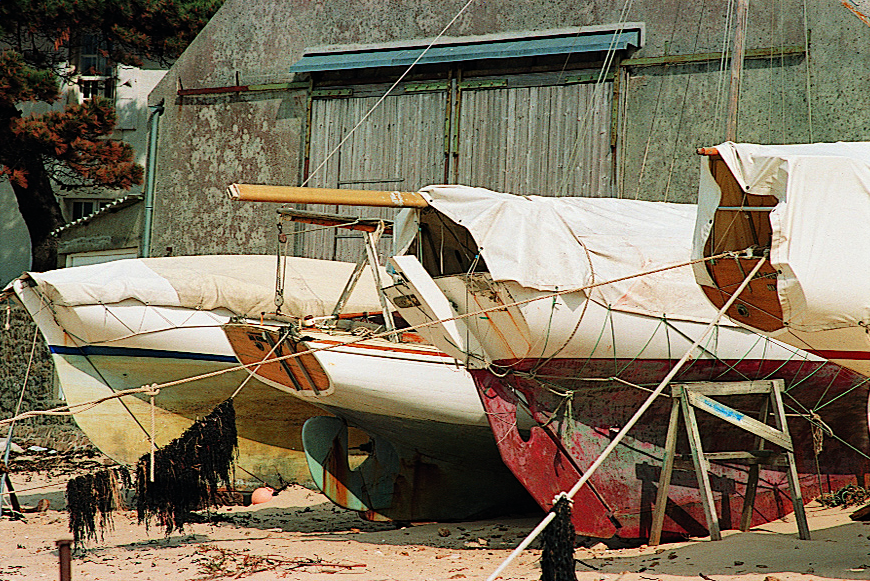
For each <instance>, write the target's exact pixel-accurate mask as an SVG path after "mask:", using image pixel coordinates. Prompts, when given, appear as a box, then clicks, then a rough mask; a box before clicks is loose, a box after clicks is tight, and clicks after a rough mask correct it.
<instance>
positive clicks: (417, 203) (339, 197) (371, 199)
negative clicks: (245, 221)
mask: <svg viewBox="0 0 870 581" xmlns="http://www.w3.org/2000/svg"><path fill="white" fill-rule="evenodd" d="M227 193H228V194H229V196H230V198H232V199H233V200H239V201H243V202H277V203H279V204H330V205H338V206H376V207H385V208H425V207H426V206H428V205H429V203H428V202H427V201H426V198H424V197H423V196H422V195H421V194H419V193H417V192H396V191H393V192H387V191H377V190H343V189H330V188H297V187H291V186H264V185H257V184H230V186H229V188H227Z"/></svg>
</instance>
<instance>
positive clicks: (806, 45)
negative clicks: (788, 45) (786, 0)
mask: <svg viewBox="0 0 870 581" xmlns="http://www.w3.org/2000/svg"><path fill="white" fill-rule="evenodd" d="M803 4H804V51H805V54H806V55H807V65H806V71H807V126H808V128H809V130H810V140H809V143H812V142H813V141H814V138H813V93H812V68H811V67H810V61H811V58H810V32H809V22H808V21H807V0H804V2H803Z"/></svg>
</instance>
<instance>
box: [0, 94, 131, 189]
mask: <svg viewBox="0 0 870 581" xmlns="http://www.w3.org/2000/svg"><path fill="white" fill-rule="evenodd" d="M10 127H11V133H12V135H14V136H15V137H16V140H15V141H16V144H17V146H18V155H17V157H18V158H19V159H20V158H26V159H31V160H32V159H42V160H44V162H45V163H51V160H54V161H60V162H62V164H63V166H62V167H65V168H67V169H68V170H69V172H67V173H68V174H70V172H71V174H74V175H75V176H78V177H80V178H83V179H85V180H87V181H89V182H91V183H93V184H98V185H101V186H106V187H112V188H123V189H129V188H130V186H132V185H135V184H139V183H142V167H141V166H139V165H137V164H135V163H133V161H132V160H133V148H132V147H131V146H130V145H129V144H128V143H125V142H122V141H116V140H111V139H104V138H105V137H106V136H108V135H109V134H110V133H111V132H112V129H113V128H114V127H115V109H114V107H113V106H112V103H111V102H109V101H107V100H106V99H101V98H96V99H91V100H89V101H85V102H84V103H83V104H81V105H70V106H68V107H66V108H65V109H64V110H63V111H49V112H47V113H44V114H42V115H30V116H27V117H24V118H19V119H13V120H12V121H11V124H10ZM58 171H59V172H62V170H61V169H59V170H58ZM3 173H7V174H8V175H9V176H10V180H11V181H12V182H13V183H16V184H17V185H19V186H21V187H22V188H27V185H28V184H27V175H26V174H22V172H17V173H16V172H14V168H13V167H10V166H9V165H7V166H6V167H4V168H3V169H2V170H0V174H3ZM70 177H72V175H70ZM55 178H56V180H57V181H61V175H55ZM69 181H72V180H69Z"/></svg>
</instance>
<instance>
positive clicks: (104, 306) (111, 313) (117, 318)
mask: <svg viewBox="0 0 870 581" xmlns="http://www.w3.org/2000/svg"><path fill="white" fill-rule="evenodd" d="M99 305H100V306H101V307H103V310H104V311H106V313H108V314H109V315H112V318H114V319H115V320H116V321H118V322H119V323H121V325H123V326H124V328H126V329H127V330H128V331H130V333H132V334H134V335H135V334H136V331H134V330H133V329H131V328H130V326H129V325H128V324H127V323H125V322H124V321H122V320H121V319H120V318H119V317H118V315H116V314H115V313H113V312H112V311H110V310H109V308H108V307H107V306H106V305H104V304H103V303H99Z"/></svg>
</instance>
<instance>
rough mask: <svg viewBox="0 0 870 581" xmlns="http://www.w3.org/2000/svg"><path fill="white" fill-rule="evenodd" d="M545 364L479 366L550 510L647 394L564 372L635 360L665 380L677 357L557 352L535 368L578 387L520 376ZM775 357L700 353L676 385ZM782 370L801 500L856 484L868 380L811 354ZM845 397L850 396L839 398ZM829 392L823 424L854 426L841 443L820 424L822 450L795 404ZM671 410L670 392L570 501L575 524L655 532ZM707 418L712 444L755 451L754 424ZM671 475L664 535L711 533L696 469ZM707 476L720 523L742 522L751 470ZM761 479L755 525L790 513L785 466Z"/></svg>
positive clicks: (491, 411)
mask: <svg viewBox="0 0 870 581" xmlns="http://www.w3.org/2000/svg"><path fill="white" fill-rule="evenodd" d="M540 363H544V362H541V361H537V362H535V361H523V362H522V363H519V364H518V362H509V361H504V362H500V364H501V365H504V366H505V367H508V366H510V365H511V364H513V365H514V366H513V369H514V370H515V373H511V374H508V375H505V376H504V377H498V376H496V375H493V374H492V373H489V372H487V371H482V370H475V371H472V372H471V373H472V375H473V376H474V379H475V384H476V386H477V389H478V392H479V394H480V397H481V401H482V402H483V404H484V406H485V408H486V410H487V412H488V417H489V419H490V425H491V427H492V429H493V432H494V433H495V435H496V439H497V441H498V442H499V446H500V450H501V454H502V458H503V460H504V461H505V463H506V464H507V465H508V466H509V467H511V469H512V470H513V471H514V473H515V474H516V475H517V477H518V478H519V479H520V480H521V481H522V482H523V484H524V485H525V486H526V488H527V489H528V490H529V491H530V492H531V493H532V495H533V496H534V497H535V498H536V499H537V500H538V502H539V503H541V505H542V507H544V508H549V506H550V503H551V502H552V499H553V498H554V497H555V496H556V495H557V494H558V493H559V492H561V491H564V490H568V489H570V488H571V487H572V486H573V485H574V483H576V482H577V480H578V479H579V478H580V476H581V475H582V473H583V470H585V469H586V468H587V467H588V466H589V465H591V464H592V462H593V461H594V460H595V459H596V458H597V456H598V455H599V454H600V453H601V452H602V451H603V450H604V448H605V447H606V446H607V445H608V444H609V443H610V441H611V439H612V438H613V436H615V434H616V432H617V431H618V430H619V429H620V428H621V427H622V426H623V425H624V424H625V423H626V422H627V421H628V419H629V418H630V417H631V415H632V414H633V413H634V411H635V410H636V409H637V408H639V407H640V405H641V404H642V403H643V401H644V399H646V397H647V396H648V393H647V392H646V391H644V390H642V389H638V388H637V387H632V386H629V385H625V384H620V383H617V382H571V381H568V382H566V381H565V380H564V379H559V377H562V378H565V377H570V376H572V375H573V374H574V373H575V372H576V370H578V369H580V368H582V367H584V366H585V368H586V371H587V372H588V374H589V376H594V375H595V374H596V372H598V374H599V375H600V376H602V377H604V376H605V374H602V373H601V371H605V370H607V369H608V368H610V369H612V366H613V365H614V364H617V365H621V366H623V367H624V368H630V369H631V372H632V375H633V376H634V377H635V378H636V381H638V382H639V383H648V382H650V381H652V382H654V381H656V380H657V379H658V378H660V377H661V376H662V371H663V370H667V369H669V368H670V366H671V364H672V362H671V361H668V360H662V361H642V362H635V363H632V362H629V361H616V362H614V361H613V360H610V361H597V362H596V361H592V362H590V361H588V360H587V361H582V362H581V361H577V360H574V361H572V360H554V361H550V362H546V363H544V364H543V365H542V366H541V367H539V368H538V369H537V371H536V374H535V376H536V377H537V378H541V377H547V378H548V379H547V380H546V381H547V382H548V383H550V385H551V386H553V387H554V386H556V385H559V384H562V385H569V384H570V389H565V390H559V389H549V390H548V389H546V388H544V387H543V386H542V385H541V382H540V381H538V380H536V379H531V378H529V377H528V376H526V377H523V373H524V371H528V370H529V369H531V368H534V366H535V365H536V364H540ZM774 365H776V362H773V361H746V360H744V361H723V362H717V363H710V362H700V361H699V362H696V363H695V365H694V366H693V367H692V368H691V369H690V370H688V371H687V372H686V373H682V374H681V375H679V376H678V377H677V378H676V379H675V382H677V383H679V382H691V381H710V380H714V381H722V382H727V381H737V380H740V379H743V378H745V377H752V378H754V377H763V376H766V375H768V373H769V370H770V368H771V367H772V366H774ZM596 368H597V369H596ZM765 368H767V369H765ZM777 377H788V378H790V380H791V381H790V385H791V386H792V387H791V388H790V389H788V391H787V392H786V394H787V395H786V396H785V400H786V409H787V410H788V412H789V416H790V417H789V429H790V433H791V436H792V440H793V442H794V446H795V454H796V456H797V466H798V471H799V473H800V484H801V488H802V491H803V496H804V498H814V497H816V496H818V495H819V494H820V493H821V492H829V491H831V490H836V489H837V488H839V487H841V486H843V485H845V484H849V483H853V484H854V483H858V484H861V485H865V484H867V482H866V477H867V475H868V468H870V465H868V462H867V460H866V458H865V457H864V456H863V455H862V454H860V453H859V452H856V450H867V449H868V426H867V409H866V407H863V406H861V407H858V408H857V409H856V407H855V405H854V402H855V401H856V400H857V401H865V402H866V401H867V397H868V387H867V383H866V381H864V378H862V377H860V376H858V375H857V374H855V373H853V372H851V371H849V370H846V369H843V368H841V367H838V366H836V365H834V364H831V363H816V364H807V363H806V362H801V363H784V362H779V370H778V372H777ZM560 393H561V394H568V395H559V394H560ZM843 395H848V396H849V397H838V396H843ZM823 400H827V401H829V402H831V403H830V404H829V405H827V406H825V408H824V410H823V411H821V412H820V413H824V416H825V421H826V423H829V424H830V425H831V426H835V427H840V426H849V429H848V430H841V429H838V430H837V432H838V433H842V434H843V440H844V441H839V440H837V439H834V438H831V437H830V435H829V434H826V435H822V431H821V430H816V434H815V437H816V438H819V437H821V438H822V443H821V445H822V449H821V450H818V454H816V450H817V448H814V446H815V445H816V444H814V433H813V432H814V430H813V428H812V426H811V424H810V423H809V422H808V421H807V419H808V418H807V417H801V414H799V413H796V412H803V411H804V410H808V409H810V408H812V407H813V406H814V405H815V404H817V403H818V402H819V401H823ZM725 403H727V404H728V405H732V406H734V405H736V406H737V407H738V408H739V409H742V410H745V411H747V412H750V413H751V412H752V411H756V412H757V411H758V410H759V409H760V404H761V396H740V398H739V399H735V398H732V399H730V400H728V401H726V402H725ZM524 407H528V408H529V409H530V410H531V414H532V416H533V417H534V418H535V419H536V420H537V422H538V425H539V427H535V428H532V430H531V436H530V437H525V438H524V437H523V436H522V435H520V433H519V432H517V430H516V429H515V428H514V427H513V426H514V423H515V421H514V418H515V417H516V414H517V412H518V408H519V409H520V410H522V408H524ZM670 408H671V400H670V398H667V397H661V398H659V400H658V401H657V402H655V403H654V404H653V405H652V407H651V408H650V409H649V410H648V411H647V413H646V414H645V416H644V418H643V420H642V422H641V423H639V424H638V425H637V426H635V428H634V429H633V430H632V431H631V432H629V436H628V437H627V438H626V439H625V440H624V441H623V442H622V443H621V444H620V445H619V446H618V447H617V448H616V449H615V450H614V452H613V453H612V454H611V455H610V457H608V458H607V459H606V460H605V461H604V463H603V464H602V466H601V467H600V468H599V470H598V472H597V473H595V474H594V475H593V476H592V477H591V479H590V481H589V486H588V487H585V488H584V489H582V491H581V496H580V497H578V498H577V499H575V502H574V505H573V506H574V509H573V522H574V526H575V528H576V530H577V532H578V533H580V534H585V535H589V536H595V537H611V536H619V537H623V538H646V537H648V536H649V532H650V524H651V519H652V510H653V505H654V502H655V498H656V491H657V485H658V480H659V476H660V472H661V464H662V458H663V456H664V439H665V435H666V433H667V424H668V417H669V412H670ZM521 413H522V412H521ZM806 415H807V416H809V415H810V414H809V413H807V414H806ZM755 416H757V414H755ZM698 420H699V429H700V432H701V434H702V436H703V442H704V450H705V451H707V452H713V451H733V450H749V449H753V448H754V442H753V436H752V435H751V434H749V433H748V432H745V431H742V430H739V429H736V428H734V427H733V426H731V425H730V424H727V423H725V422H722V421H721V420H716V419H715V418H713V417H712V416H708V415H706V414H699V415H698ZM681 430H683V431H682V433H681V438H680V440H679V444H678V449H677V453H678V454H686V455H688V453H689V450H688V444H687V441H686V438H685V431H684V428H682V427H681ZM530 468H534V469H530ZM687 468H688V467H687ZM674 474H675V475H674V478H673V481H672V485H671V488H670V491H669V500H668V507H667V512H666V517H667V518H666V520H665V525H664V531H663V532H664V535H665V536H671V537H676V536H685V535H691V536H704V535H706V534H707V529H706V521H705V517H704V512H703V507H702V506H701V502H700V495H699V492H698V484H697V480H696V477H695V474H694V472H693V471H691V470H686V469H684V470H683V471H677V472H675V473H674ZM710 474H711V482H712V486H713V490H714V494H715V497H716V503H717V514H718V515H719V518H720V526H721V528H723V529H728V528H737V525H738V521H739V519H740V514H741V510H742V508H743V496H744V492H745V488H746V481H747V469H746V467H741V466H737V465H727V464H718V465H717V464H713V465H712V467H711V472H710ZM760 481H761V483H762V484H761V486H760V488H759V491H758V495H757V497H756V500H755V505H754V506H755V510H754V512H753V518H752V522H751V524H752V525H756V524H761V523H764V522H768V521H771V520H775V519H777V518H781V517H782V516H784V515H785V514H787V513H788V512H790V511H791V501H790V500H789V498H788V497H789V493H788V482H787V479H786V474H785V472H784V471H781V470H776V469H762V470H761V479H760Z"/></svg>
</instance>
